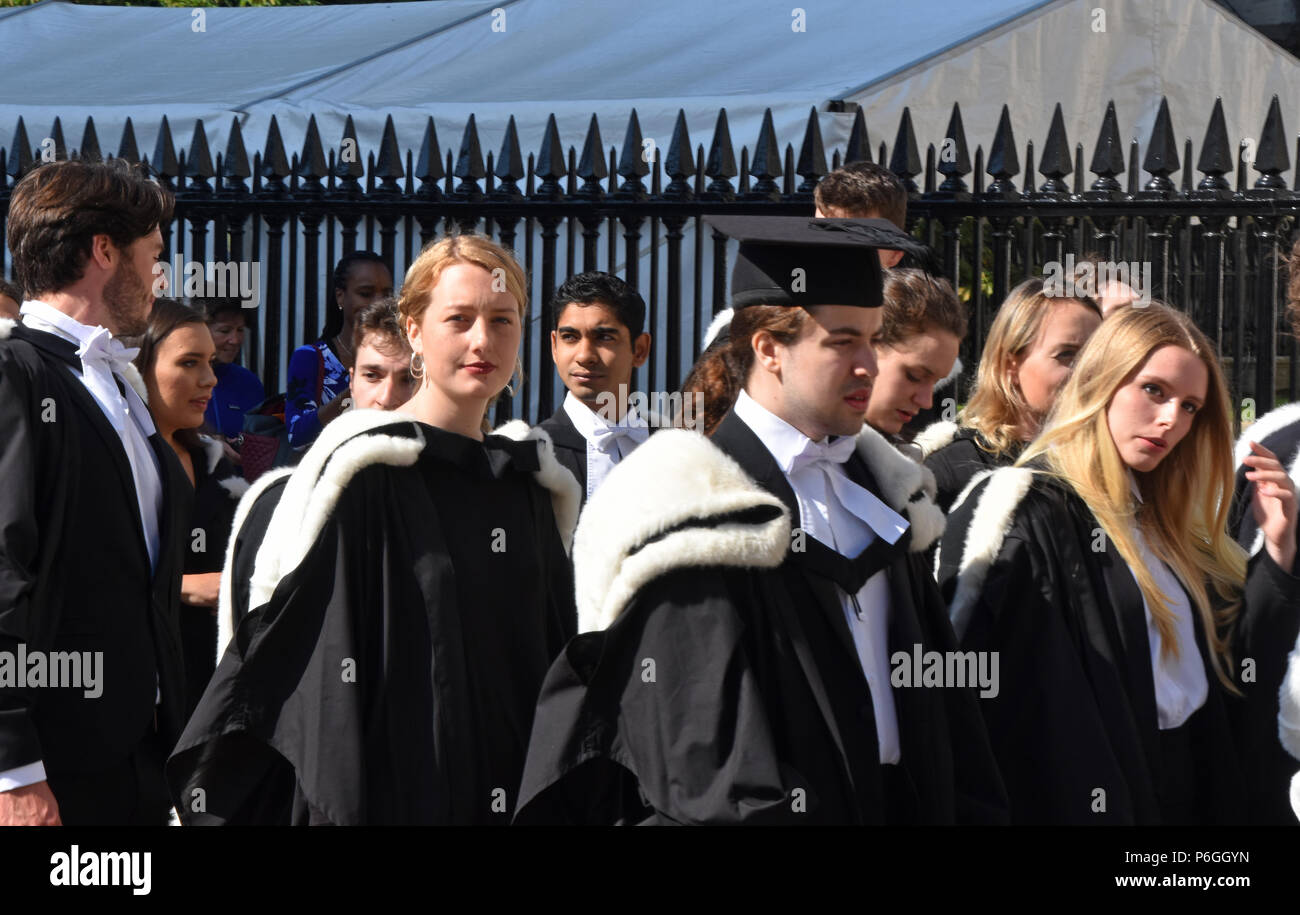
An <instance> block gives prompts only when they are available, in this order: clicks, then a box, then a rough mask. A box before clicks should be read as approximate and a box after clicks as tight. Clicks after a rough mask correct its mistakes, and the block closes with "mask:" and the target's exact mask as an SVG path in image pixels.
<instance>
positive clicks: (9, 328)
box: [0, 318, 18, 340]
mask: <svg viewBox="0 0 1300 915" xmlns="http://www.w3.org/2000/svg"><path fill="white" fill-rule="evenodd" d="M17 326H18V322H17V321H15V320H14V319H13V318H0V340H8V339H9V335H10V334H12V333H13V332H14V328H15V327H17Z"/></svg>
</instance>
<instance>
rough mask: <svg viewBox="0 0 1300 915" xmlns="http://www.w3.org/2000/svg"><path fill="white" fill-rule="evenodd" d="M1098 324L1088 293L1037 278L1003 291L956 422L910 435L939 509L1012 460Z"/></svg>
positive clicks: (1098, 315)
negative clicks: (1073, 293) (1063, 290)
mask: <svg viewBox="0 0 1300 915" xmlns="http://www.w3.org/2000/svg"><path fill="white" fill-rule="evenodd" d="M1100 324H1101V312H1100V311H1099V310H1098V308H1097V305H1096V303H1094V302H1093V301H1092V300H1091V299H1076V298H1062V297H1053V296H1049V295H1048V294H1047V293H1046V292H1045V291H1044V289H1043V281H1042V280H1041V279H1038V278H1035V279H1029V280H1025V281H1024V282H1023V283H1021V284H1020V285H1019V286H1017V287H1016V288H1014V289H1012V290H1011V292H1010V293H1008V295H1007V298H1006V300H1005V301H1004V302H1003V303H1002V305H1001V307H999V308H998V313H997V317H995V318H994V319H993V325H992V326H991V327H990V328H989V335H988V339H987V340H985V342H984V352H983V355H982V356H981V357H980V364H979V371H978V373H977V375H976V381H975V392H974V393H973V394H971V398H970V401H969V402H968V403H967V404H966V406H965V408H964V409H963V410H962V412H961V414H960V415H959V416H958V417H957V421H956V422H955V423H954V422H952V421H941V422H937V423H932V424H931V425H930V426H928V427H926V428H925V429H924V430H923V431H922V432H921V433H920V434H919V435H917V437H916V438H915V440H914V444H915V445H917V446H919V447H920V449H921V452H922V456H923V459H924V460H925V466H926V467H928V468H930V470H931V472H932V473H934V478H935V483H936V484H937V486H938V491H939V495H938V498H936V499H935V501H936V502H937V503H938V505H939V507H940V508H942V509H943V510H944V511H948V509H949V508H951V507H952V504H953V502H955V501H956V500H957V496H958V495H960V493H961V491H962V490H963V489H965V488H966V485H967V483H969V482H970V480H971V478H972V477H974V476H975V475H976V474H977V473H980V472H982V471H986V470H992V469H993V468H995V467H1003V466H1006V465H1008V464H1011V463H1012V462H1013V461H1015V459H1016V457H1017V456H1018V455H1019V454H1020V451H1021V449H1022V448H1024V446H1025V444H1026V443H1027V442H1028V441H1029V440H1030V439H1032V438H1033V437H1034V436H1035V435H1036V434H1037V433H1038V429H1039V426H1041V425H1042V422H1043V420H1044V418H1046V416H1047V413H1048V411H1049V410H1050V409H1051V406H1052V404H1053V403H1054V402H1055V400H1056V395H1057V392H1058V391H1060V389H1061V386H1062V385H1063V384H1065V380H1066V379H1067V378H1069V377H1070V369H1071V366H1073V364H1074V360H1075V357H1076V356H1077V355H1078V354H1079V350H1080V349H1082V348H1083V345H1084V343H1086V342H1087V340H1088V337H1089V335H1090V334H1092V332H1093V331H1095V330H1096V329H1097V327H1098V325H1100Z"/></svg>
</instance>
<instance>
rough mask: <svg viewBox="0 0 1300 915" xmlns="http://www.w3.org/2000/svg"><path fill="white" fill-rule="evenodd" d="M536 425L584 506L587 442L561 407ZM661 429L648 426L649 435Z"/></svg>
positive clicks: (585, 499)
mask: <svg viewBox="0 0 1300 915" xmlns="http://www.w3.org/2000/svg"><path fill="white" fill-rule="evenodd" d="M538 425H539V426H540V427H541V428H542V429H545V430H546V434H547V435H549V436H550V437H551V444H552V445H554V446H555V459H556V460H557V461H559V462H560V463H561V464H562V465H563V466H565V467H567V468H568V469H569V472H570V473H572V474H573V476H574V478H575V479H576V480H577V481H578V488H579V489H580V490H581V494H582V501H581V502H580V503H579V504H580V505H586V504H587V440H586V439H585V438H583V437H582V433H581V432H579V431H578V429H577V427H575V426H574V425H573V420H571V419H569V414H568V413H567V412H566V411H565V409H564V407H563V406H561V407H560V408H559V409H558V410H556V411H555V412H554V413H552V414H551V417H550V419H547V420H544V421H542V422H541V423H538ZM661 428H663V427H662V426H654V425H652V426H650V434H651V435H654V434H655V433H656V432H658V431H659V430H660V429H661Z"/></svg>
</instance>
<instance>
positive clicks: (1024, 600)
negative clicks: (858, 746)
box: [939, 468, 1300, 825]
mask: <svg viewBox="0 0 1300 915" xmlns="http://www.w3.org/2000/svg"><path fill="white" fill-rule="evenodd" d="M997 473H998V474H1025V475H1026V477H1025V479H1026V480H1027V479H1028V477H1027V475H1028V474H1029V473H1030V471H1029V470H1027V469H1023V468H1009V469H1005V470H1001V471H997ZM995 476H996V475H995ZM1006 479H1009V478H1006ZM989 488H990V480H988V479H986V480H984V481H981V482H980V483H979V484H977V485H976V487H975V488H974V489H973V490H972V492H971V494H970V495H969V496H968V497H967V499H966V500H965V501H964V502H963V503H962V504H961V505H960V506H958V507H957V508H956V509H954V511H953V512H952V514H951V515H950V516H949V519H948V528H947V531H946V532H945V535H944V539H943V542H942V546H941V550H940V569H939V580H940V584H941V586H942V588H943V593H944V595H945V597H946V598H948V599H949V600H950V601H953V603H954V607H953V610H954V614H955V616H956V619H955V622H956V624H957V628H958V634H959V636H960V638H961V646H962V648H963V649H965V650H973V651H997V652H998V653H999V658H1000V679H1001V687H1000V691H999V694H998V696H997V697H996V698H992V699H986V700H984V701H983V702H982V703H981V705H980V708H981V710H982V711H983V713H984V717H985V721H986V722H987V724H988V731H989V736H990V738H991V739H992V741H993V748H994V751H995V752H996V753H997V758H998V763H999V765H1000V767H1001V770H1002V775H1003V777H1004V779H1005V780H1006V785H1007V791H1008V793H1009V795H1010V800H1011V816H1012V820H1013V822H1015V823H1024V824H1044V823H1050V824H1084V825H1098V824H1108V825H1125V824H1171V823H1178V824H1186V823H1189V822H1190V823H1201V824H1223V823H1273V822H1276V823H1284V822H1289V823H1292V824H1294V820H1295V818H1294V816H1293V815H1291V814H1290V805H1289V803H1288V801H1287V789H1288V782H1289V780H1290V776H1291V772H1292V771H1293V769H1294V763H1291V764H1289V765H1288V764H1286V763H1285V757H1284V756H1282V755H1281V754H1282V750H1281V747H1280V745H1279V744H1278V739H1277V693H1278V688H1279V687H1280V685H1281V681H1282V676H1283V674H1284V665H1285V659H1286V654H1287V651H1288V650H1289V648H1290V647H1291V646H1292V645H1294V644H1295V638H1296V631H1297V628H1298V627H1300V614H1296V612H1295V607H1296V603H1297V601H1300V580H1297V579H1296V578H1293V577H1291V576H1290V575H1288V574H1286V573H1285V572H1283V571H1282V570H1281V569H1279V568H1278V567H1277V565H1276V564H1275V563H1274V562H1273V561H1272V559H1270V558H1269V557H1268V556H1267V554H1266V553H1264V554H1263V555H1260V556H1258V557H1256V558H1255V559H1254V560H1253V561H1252V562H1251V565H1250V570H1249V574H1248V576H1247V581H1246V591H1245V596H1244V600H1243V604H1242V609H1241V616H1240V617H1239V619H1238V621H1237V624H1236V626H1235V629H1234V630H1233V632H1232V633H1231V636H1230V637H1231V645H1232V655H1233V658H1234V659H1235V661H1236V663H1237V664H1238V665H1240V664H1241V661H1242V660H1243V659H1246V658H1250V659H1253V660H1254V662H1255V680H1254V682H1242V677H1241V675H1240V674H1241V667H1240V666H1238V667H1236V668H1231V667H1230V668H1229V671H1230V673H1232V674H1234V680H1235V682H1236V684H1237V686H1238V688H1239V689H1240V690H1242V692H1243V693H1244V698H1240V697H1236V696H1233V695H1232V694H1230V693H1229V692H1228V691H1227V689H1226V688H1225V687H1224V686H1223V684H1222V682H1221V681H1220V680H1219V678H1218V676H1217V675H1216V674H1215V673H1214V671H1213V669H1212V668H1211V667H1210V664H1209V661H1208V654H1207V650H1206V641H1205V633H1204V631H1203V629H1202V627H1201V623H1200V618H1199V615H1197V614H1195V613H1194V614H1193V618H1194V621H1195V624H1196V639H1197V644H1196V646H1195V647H1196V649H1197V650H1198V651H1200V653H1201V657H1202V658H1204V659H1207V660H1206V662H1205V671H1206V678H1207V680H1208V681H1209V687H1210V689H1209V696H1208V698H1207V700H1206V702H1205V704H1204V705H1202V706H1201V708H1200V709H1199V710H1197V711H1196V712H1195V713H1194V714H1193V715H1192V717H1191V718H1190V719H1189V720H1188V722H1186V723H1185V724H1184V725H1183V726H1182V733H1181V735H1180V737H1181V740H1182V743H1183V745H1182V746H1181V748H1177V749H1175V748H1171V746H1170V744H1171V741H1170V740H1169V738H1170V737H1171V735H1170V734H1168V733H1162V732H1161V731H1160V730H1159V728H1158V723H1157V712H1156V703H1155V687H1154V685H1153V679H1152V672H1151V660H1150V658H1151V655H1150V642H1149V641H1148V638H1147V628H1146V618H1145V615H1144V610H1143V604H1142V595H1141V592H1140V591H1139V590H1138V586H1137V581H1136V579H1135V578H1134V577H1133V574H1132V573H1131V572H1130V571H1129V568H1128V565H1127V564H1126V563H1125V562H1124V560H1123V558H1122V557H1121V556H1120V554H1119V551H1118V550H1116V549H1115V548H1114V546H1113V544H1111V543H1110V542H1109V540H1108V539H1106V538H1105V537H1104V536H1103V535H1102V534H1100V525H1099V524H1098V523H1097V521H1096V519H1095V518H1094V517H1093V515H1092V513H1091V512H1090V511H1089V510H1088V508H1087V506H1086V505H1084V503H1083V502H1082V500H1080V499H1079V498H1078V497H1077V496H1076V495H1074V494H1073V492H1072V491H1069V490H1068V489H1067V488H1066V487H1064V485H1062V484H1060V483H1056V482H1052V481H1049V480H1047V479H1045V478H1043V477H1041V476H1040V477H1037V478H1036V481H1035V482H1034V483H1033V484H1032V485H1031V486H1029V488H1028V490H1027V491H1026V492H1024V494H1023V496H1022V497H1020V498H1019V499H1018V500H1016V499H1014V498H1008V497H1007V496H1006V495H1005V491H1004V493H1003V495H1002V496H1001V497H1000V498H1001V501H1002V503H1003V508H1004V509H1005V511H1004V512H1002V513H1001V514H1000V515H999V516H998V518H992V519H991V520H989V521H988V523H987V526H986V527H984V528H982V529H980V530H978V531H972V530H971V525H970V522H971V518H972V516H973V514H974V512H975V511H976V508H977V507H978V506H979V504H980V502H981V500H982V499H983V498H984V496H985V494H986V492H987V491H988V490H989ZM1006 513H1011V518H1010V521H1009V527H1007V528H1003V529H1005V530H1006V534H1005V538H1004V539H1002V540H1001V542H1000V546H999V542H998V540H997V539H996V531H997V530H998V529H999V525H1000V521H999V518H1000V517H1001V516H1002V515H1003V514H1006ZM990 537H993V538H994V539H993V540H992V541H989V540H988V538H990ZM1094 546H1095V547H1097V548H1095V549H1094ZM984 549H987V550H990V551H993V552H994V553H995V558H994V559H993V561H992V563H991V565H989V566H988V567H987V571H986V572H985V573H984V574H983V577H982V580H981V578H980V573H979V572H978V571H975V570H977V569H978V568H979V567H980V565H981V563H980V562H979V561H978V560H977V561H976V562H974V563H972V564H971V565H970V567H969V568H968V569H967V570H966V571H965V572H964V573H963V574H961V575H959V574H958V564H959V562H960V561H961V557H962V556H963V551H978V550H984ZM971 555H972V556H973V555H974V553H973V552H972V553H971ZM962 591H967V592H968V593H970V594H972V595H973V596H974V600H973V601H971V602H966V601H965V598H962V599H960V600H955V598H956V597H957V595H958V594H959V593H960V592H962ZM1211 594H1212V595H1213V591H1212V590H1211ZM967 614H968V615H967ZM964 620H968V622H964ZM1185 647H1186V648H1189V649H1190V648H1191V646H1185ZM1270 715H1271V717H1270Z"/></svg>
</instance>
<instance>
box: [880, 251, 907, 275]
mask: <svg viewBox="0 0 1300 915" xmlns="http://www.w3.org/2000/svg"><path fill="white" fill-rule="evenodd" d="M877 253H879V254H880V266H882V267H884V268H885V269H886V270H891V269H893V267H894V266H896V265H897V264H898V262H899V261H901V260H902V259H903V252H902V251H895V250H893V249H892V248H881V249H879V251H878V252H877Z"/></svg>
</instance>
